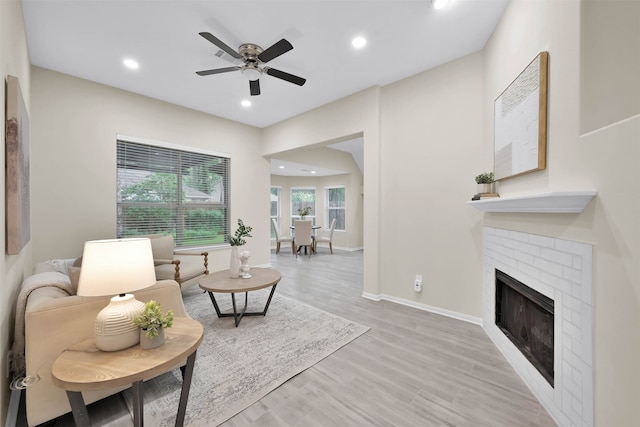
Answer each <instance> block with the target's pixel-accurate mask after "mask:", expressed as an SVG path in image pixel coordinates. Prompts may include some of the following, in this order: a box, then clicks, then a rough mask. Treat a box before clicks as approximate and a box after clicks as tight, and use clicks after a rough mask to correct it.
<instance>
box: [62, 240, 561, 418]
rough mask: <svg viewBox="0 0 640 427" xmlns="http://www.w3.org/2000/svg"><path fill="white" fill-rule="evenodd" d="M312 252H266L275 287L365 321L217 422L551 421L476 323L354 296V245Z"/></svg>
mask: <svg viewBox="0 0 640 427" xmlns="http://www.w3.org/2000/svg"><path fill="white" fill-rule="evenodd" d="M318 252H319V253H318V254H317V255H313V256H311V258H308V257H304V256H302V257H298V258H295V257H294V256H292V255H291V253H290V252H289V251H287V250H286V248H285V249H283V250H282V251H281V252H280V254H278V255H275V254H272V257H271V259H272V264H273V267H274V268H276V269H278V270H279V271H280V272H281V273H282V281H281V282H280V284H279V285H278V289H277V291H276V292H277V293H280V294H282V295H286V296H289V297H292V298H295V299H297V300H299V301H302V302H304V303H307V304H309V305H312V306H314V307H317V308H320V309H322V310H326V311H329V312H331V313H334V314H336V315H339V316H342V317H345V318H347V319H350V320H352V321H355V322H358V323H361V324H363V325H366V326H369V327H371V329H370V330H369V331H368V332H367V333H366V334H364V335H362V336H361V337H359V338H357V339H356V340H354V341H353V342H351V343H350V344H348V345H346V346H345V347H343V348H342V349H340V350H338V351H337V352H335V353H333V354H332V355H330V356H329V357H327V358H326V359H324V360H322V361H321V362H319V363H318V364H316V365H314V366H313V367H311V368H310V369H307V370H306V371H304V372H302V373H301V374H299V375H297V376H296V377H294V378H292V379H291V380H289V381H288V382H286V383H285V384H283V385H282V386H281V387H279V388H278V389H276V390H274V391H273V392H271V393H270V394H268V395H267V396H265V397H264V398H263V399H261V400H260V401H258V402H256V403H255V404H253V405H252V406H250V407H249V408H247V409H245V410H244V411H242V412H241V413H239V414H237V415H236V416H235V417H233V418H231V419H230V420H228V421H227V422H225V423H224V424H222V426H224V427H241V426H242V427H248V426H251V427H269V426H282V427H293V426H295V427H303V426H304V427H313V426H407V427H414V426H416V427H417V426H491V427H496V426H505V427H507V426H508V427H518V426H528V427H531V426H555V425H556V424H555V423H554V422H553V420H552V419H551V417H550V416H549V415H548V414H547V412H546V411H545V410H544V408H542V406H541V405H540V404H539V403H538V401H537V400H536V399H535V397H534V396H533V395H532V394H531V392H530V391H529V390H528V388H527V387H526V385H525V384H524V383H523V381H522V380H521V379H520V377H519V376H518V375H517V374H516V372H515V371H514V370H513V368H511V366H510V365H509V364H508V363H507V361H506V360H505V359H504V357H503V356H502V355H501V354H500V352H499V351H498V350H497V349H496V348H495V347H494V345H493V344H492V343H491V341H490V340H489V338H488V337H487V336H486V334H485V333H484V331H483V330H482V328H481V327H480V326H478V325H473V324H469V323H466V322H463V321H460V320H455V319H451V318H448V317H444V316H440V315H437V314H432V313H428V312H425V311H421V310H417V309H414V308H409V307H405V306H402V305H398V304H394V303H391V302H386V301H380V302H375V301H371V300H367V299H365V298H362V280H363V279H362V277H363V275H362V257H363V253H362V252H361V251H358V252H345V251H339V250H334V255H330V254H329V250H328V249H327V248H324V247H321V248H319V250H318ZM292 327H295V325H292ZM283 333H286V331H283ZM125 408H126V407H125V404H124V402H123V401H122V397H121V396H120V395H116V396H113V397H111V398H108V399H104V400H103V401H101V402H98V403H97V404H94V405H91V406H90V408H89V409H90V414H91V416H92V419H93V421H94V425H96V426H106V425H108V426H114V427H119V426H125V425H131V424H130V421H128V420H127V419H126V417H123V416H122V414H123V413H125V412H126V409H125ZM187 411H188V407H187ZM123 418H124V419H125V421H128V423H127V422H123ZM114 419H115V421H114ZM67 425H73V423H72V419H71V417H70V416H65V417H61V418H59V419H58V420H56V421H55V422H52V423H49V426H51V427H58V426H67Z"/></svg>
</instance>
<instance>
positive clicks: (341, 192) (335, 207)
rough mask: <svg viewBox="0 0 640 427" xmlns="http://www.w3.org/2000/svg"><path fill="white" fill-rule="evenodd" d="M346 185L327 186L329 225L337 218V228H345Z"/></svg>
mask: <svg viewBox="0 0 640 427" xmlns="http://www.w3.org/2000/svg"><path fill="white" fill-rule="evenodd" d="M344 199H345V189H344V187H337V188H327V219H328V221H327V227H329V225H331V221H332V220H333V219H334V218H335V219H336V228H335V229H336V230H343V231H344V230H345V214H344Z"/></svg>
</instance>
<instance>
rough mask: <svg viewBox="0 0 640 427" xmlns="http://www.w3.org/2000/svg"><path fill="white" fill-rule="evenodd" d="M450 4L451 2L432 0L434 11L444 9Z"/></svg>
mask: <svg viewBox="0 0 640 427" xmlns="http://www.w3.org/2000/svg"><path fill="white" fill-rule="evenodd" d="M447 3H449V0H431V4H433V8H434V9H442V8H443V7H445V6H446V5H447Z"/></svg>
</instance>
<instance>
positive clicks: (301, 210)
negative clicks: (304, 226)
mask: <svg viewBox="0 0 640 427" xmlns="http://www.w3.org/2000/svg"><path fill="white" fill-rule="evenodd" d="M310 213H311V207H309V206H305V207H304V208H298V215H300V218H302V219H304V217H305V216H307V215H309V214H310Z"/></svg>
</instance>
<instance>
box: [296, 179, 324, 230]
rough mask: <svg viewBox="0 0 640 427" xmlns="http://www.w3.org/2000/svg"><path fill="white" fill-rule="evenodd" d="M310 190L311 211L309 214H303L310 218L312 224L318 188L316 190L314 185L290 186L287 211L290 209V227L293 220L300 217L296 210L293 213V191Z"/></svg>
mask: <svg viewBox="0 0 640 427" xmlns="http://www.w3.org/2000/svg"><path fill="white" fill-rule="evenodd" d="M311 190H313V207H312V213H311V214H309V215H305V216H306V217H308V218H309V219H311V221H312V223H313V225H315V223H316V212H317V203H318V190H317V188H316V187H309V186H304V187H291V188H290V189H289V211H290V214H291V226H292V227H293V221H295V220H299V219H301V217H300V214H298V213H297V212H295V213H294V207H293V193H294V191H311Z"/></svg>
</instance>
